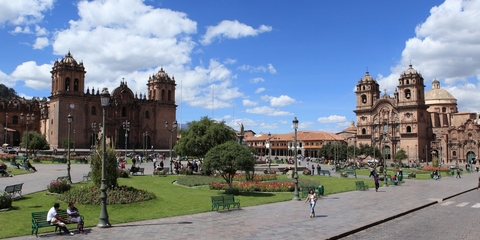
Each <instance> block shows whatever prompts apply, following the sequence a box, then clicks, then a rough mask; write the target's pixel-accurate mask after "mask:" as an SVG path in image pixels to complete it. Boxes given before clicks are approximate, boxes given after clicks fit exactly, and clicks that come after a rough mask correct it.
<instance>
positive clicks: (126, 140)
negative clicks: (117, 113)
mask: <svg viewBox="0 0 480 240" xmlns="http://www.w3.org/2000/svg"><path fill="white" fill-rule="evenodd" d="M123 129H124V130H125V161H127V144H128V131H130V122H129V121H128V120H125V122H123Z"/></svg>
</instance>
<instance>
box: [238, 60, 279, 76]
mask: <svg viewBox="0 0 480 240" xmlns="http://www.w3.org/2000/svg"><path fill="white" fill-rule="evenodd" d="M238 69H239V70H243V71H249V72H264V73H266V72H269V73H271V74H275V73H277V70H276V69H275V68H274V67H273V65H272V64H270V63H269V64H268V65H267V66H266V67H265V66H261V65H260V66H257V67H255V66H250V65H245V64H244V65H242V66H240V67H238Z"/></svg>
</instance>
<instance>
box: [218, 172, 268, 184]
mask: <svg viewBox="0 0 480 240" xmlns="http://www.w3.org/2000/svg"><path fill="white" fill-rule="evenodd" d="M215 177H217V178H221V176H220V175H219V174H216V175H215ZM245 179H246V177H245V174H243V173H237V174H235V176H234V177H233V181H239V182H241V181H245ZM272 180H277V175H276V174H255V175H254V176H253V181H256V182H258V181H272Z"/></svg>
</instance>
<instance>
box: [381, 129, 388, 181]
mask: <svg viewBox="0 0 480 240" xmlns="http://www.w3.org/2000/svg"><path fill="white" fill-rule="evenodd" d="M386 144H387V133H384V134H383V150H382V151H383V186H384V187H388V183H387V154H386V153H385V145H386Z"/></svg>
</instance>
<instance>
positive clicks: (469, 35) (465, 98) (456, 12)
mask: <svg viewBox="0 0 480 240" xmlns="http://www.w3.org/2000/svg"><path fill="white" fill-rule="evenodd" d="M478 9H480V1H459V0H446V1H445V2H444V3H443V4H441V5H439V6H437V7H433V8H432V9H431V10H430V16H429V17H428V18H427V19H426V20H425V22H423V23H421V24H419V25H418V26H417V27H416V29H415V32H416V36H415V37H413V38H411V39H408V40H407V42H406V44H405V48H404V50H403V52H402V59H401V60H400V61H399V62H398V64H397V65H396V66H394V67H392V68H391V74H390V75H389V76H386V77H382V78H381V79H380V80H379V84H380V85H381V88H382V89H383V88H385V87H387V86H388V91H389V92H393V91H394V89H395V86H397V83H398V77H399V76H400V74H401V73H402V72H404V71H405V70H407V68H408V65H409V64H410V62H411V63H412V64H413V67H414V68H415V69H416V70H417V71H420V72H421V74H422V76H423V77H424V79H425V83H428V82H431V81H432V80H433V79H438V80H440V81H442V82H445V83H446V84H445V86H444V87H443V88H445V89H447V90H449V91H451V92H450V93H452V95H453V96H454V97H456V98H457V99H458V107H459V109H480V108H479V104H478V99H477V96H478V90H479V85H478V82H479V80H480V48H479V46H480V28H478V27H477V26H478V23H479V22H480V14H478ZM458 83H461V84H458ZM455 84H456V86H454V85H455ZM425 85H426V86H427V88H426V89H429V88H430V86H429V85H428V84H425Z"/></svg>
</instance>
